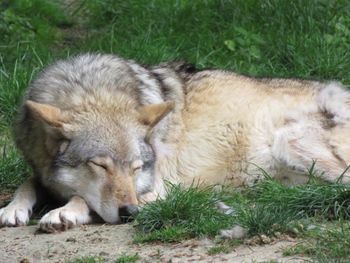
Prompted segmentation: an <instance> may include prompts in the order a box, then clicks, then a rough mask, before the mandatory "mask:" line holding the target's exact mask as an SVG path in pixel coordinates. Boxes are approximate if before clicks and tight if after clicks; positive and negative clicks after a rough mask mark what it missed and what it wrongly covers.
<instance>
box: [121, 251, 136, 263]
mask: <svg viewBox="0 0 350 263" xmlns="http://www.w3.org/2000/svg"><path fill="white" fill-rule="evenodd" d="M140 259H141V257H140V256H139V255H138V254H134V255H127V254H125V253H124V254H122V255H120V256H119V257H118V258H117V260H116V261H115V263H135V262H137V261H139V260H140Z"/></svg>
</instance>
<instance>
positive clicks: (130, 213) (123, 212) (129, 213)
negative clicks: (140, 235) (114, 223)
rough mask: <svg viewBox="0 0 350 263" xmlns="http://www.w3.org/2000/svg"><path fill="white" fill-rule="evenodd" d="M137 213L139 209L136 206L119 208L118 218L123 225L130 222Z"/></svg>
mask: <svg viewBox="0 0 350 263" xmlns="http://www.w3.org/2000/svg"><path fill="white" fill-rule="evenodd" d="M138 212H139V207H138V206H137V205H125V206H122V207H120V208H119V216H120V219H121V221H122V222H124V223H127V222H130V221H132V220H133V219H134V217H135V216H136V215H137V214H138Z"/></svg>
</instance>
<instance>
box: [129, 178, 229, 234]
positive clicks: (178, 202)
mask: <svg viewBox="0 0 350 263" xmlns="http://www.w3.org/2000/svg"><path fill="white" fill-rule="evenodd" d="M167 190H168V193H167V198H166V199H163V200H161V199H159V200H157V201H155V202H152V203H149V204H147V205H145V207H144V208H143V209H142V210H141V212H140V213H139V214H138V215H137V217H136V226H137V229H139V231H140V232H142V233H146V234H148V233H150V234H149V235H148V238H149V239H151V240H161V241H162V240H163V241H164V240H173V241H177V240H178V239H179V238H190V237H195V236H200V235H210V236H213V235H216V234H217V233H218V231H219V230H220V229H223V228H228V227H229V226H231V225H232V222H233V217H232V216H230V215H226V214H224V213H222V212H220V211H219V210H218V209H216V207H215V205H216V203H217V202H218V200H219V195H218V194H217V193H215V192H214V191H213V189H212V188H205V189H200V188H198V187H196V186H192V187H189V188H187V189H185V188H184V187H183V186H181V185H169V187H168V188H167ZM136 240H137V241H140V240H143V241H145V240H148V239H147V237H146V236H142V238H140V237H137V238H136Z"/></svg>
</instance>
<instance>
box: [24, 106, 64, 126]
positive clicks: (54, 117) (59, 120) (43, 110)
mask: <svg viewBox="0 0 350 263" xmlns="http://www.w3.org/2000/svg"><path fill="white" fill-rule="evenodd" d="M25 105H26V106H27V108H28V109H29V110H30V111H31V112H32V113H33V114H34V115H35V116H37V117H38V118H39V119H41V120H43V121H44V122H45V123H47V124H49V125H50V126H52V127H55V128H62V126H63V124H64V123H67V122H68V121H69V118H68V116H67V115H66V114H65V113H64V112H62V111H61V110H60V109H59V108H57V107H54V106H51V105H48V104H42V103H38V102H34V101H31V100H27V101H26V102H25Z"/></svg>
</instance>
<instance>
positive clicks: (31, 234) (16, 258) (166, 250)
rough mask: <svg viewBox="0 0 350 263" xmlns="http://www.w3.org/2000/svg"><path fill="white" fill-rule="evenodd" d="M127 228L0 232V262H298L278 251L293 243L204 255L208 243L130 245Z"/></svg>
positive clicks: (240, 248)
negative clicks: (135, 258)
mask: <svg viewBox="0 0 350 263" xmlns="http://www.w3.org/2000/svg"><path fill="white" fill-rule="evenodd" d="M133 233H134V229H133V227H132V226H131V225H128V224H125V225H116V226H111V225H89V226H81V227H77V228H75V229H72V230H69V231H67V232H62V233H55V234H39V233H38V232H37V226H26V227H17V228H1V229H0V240H1V241H0V242H1V243H0V262H6V263H12V262H22V263H24V262H25V263H28V262H65V261H67V260H70V259H74V258H77V257H81V256H88V255H97V256H101V257H103V258H104V259H106V261H107V262H113V261H115V259H116V258H117V257H118V256H120V255H121V254H122V253H127V254H134V253H138V254H139V255H140V257H141V259H140V261H139V262H174V263H175V262H264V261H269V260H276V261H277V262H302V259H300V258H296V257H283V256H282V252H281V250H282V248H283V247H286V246H291V245H293V243H294V242H293V241H286V240H284V241H278V242H276V243H274V244H269V245H263V246H246V245H242V246H239V247H237V248H235V249H234V250H233V251H232V252H231V253H229V254H223V253H222V254H217V255H213V256H211V255H208V249H209V248H210V247H212V246H214V243H213V241H211V240H208V239H202V240H197V239H193V240H188V241H184V242H181V243H177V244H150V245H144V244H142V245H137V244H133V242H132V234H133Z"/></svg>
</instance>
